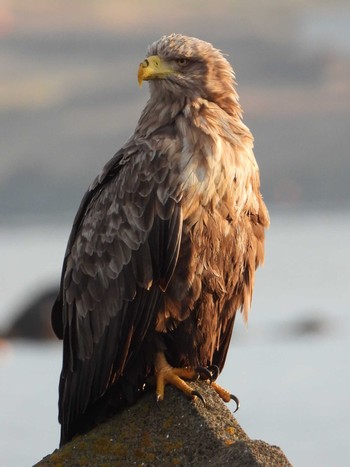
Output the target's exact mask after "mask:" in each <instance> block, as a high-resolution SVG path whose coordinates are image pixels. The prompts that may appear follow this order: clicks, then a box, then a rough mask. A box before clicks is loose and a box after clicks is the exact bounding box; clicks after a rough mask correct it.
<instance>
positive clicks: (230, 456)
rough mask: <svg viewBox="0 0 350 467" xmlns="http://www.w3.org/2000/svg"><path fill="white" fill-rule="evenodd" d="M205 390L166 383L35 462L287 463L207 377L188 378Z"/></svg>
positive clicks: (154, 463)
mask: <svg viewBox="0 0 350 467" xmlns="http://www.w3.org/2000/svg"><path fill="white" fill-rule="evenodd" d="M191 385H192V386H193V388H194V389H196V390H198V391H200V392H201V394H202V395H203V396H204V398H205V401H206V405H205V406H204V405H203V403H202V402H201V401H200V400H199V399H197V398H196V400H194V401H189V400H188V399H186V397H184V395H183V394H182V393H180V392H179V391H178V390H177V389H174V388H172V387H166V393H165V400H164V401H163V402H161V403H159V407H158V406H157V404H156V402H155V395H154V393H153V392H149V393H147V394H145V395H144V396H143V397H142V398H141V399H140V400H139V401H138V402H137V403H136V404H135V405H133V406H131V407H128V408H126V409H125V410H123V411H122V412H121V413H119V414H118V415H116V416H115V417H113V418H111V419H110V420H108V421H107V422H105V423H103V424H102V425H99V426H98V427H96V428H94V429H93V430H91V431H90V432H89V433H87V434H85V435H82V436H78V437H76V438H75V439H74V440H73V441H71V442H70V443H67V444H66V445H64V446H63V447H62V448H60V449H57V450H55V451H54V452H53V453H52V454H51V455H49V456H46V457H45V458H44V459H43V460H42V461H40V462H39V463H37V464H36V466H38V467H45V466H70V467H73V466H91V467H92V466H94V467H97V466H101V467H102V466H106V467H107V466H113V467H117V466H123V467H127V466H134V465H135V466H170V465H180V466H209V465H211V466H225V465H227V466H232V467H235V466H240V467H244V466H269V467H271V466H290V465H291V464H290V463H289V461H288V459H287V458H286V456H285V455H284V453H283V452H282V450H281V449H280V448H279V447H276V446H271V445H269V444H267V443H265V442H263V441H257V440H251V439H250V438H249V437H248V435H247V434H246V433H245V432H244V431H243V429H242V428H241V427H240V425H239V424H238V423H237V421H236V419H235V418H234V417H233V415H232V414H231V412H230V411H229V410H228V408H227V407H226V406H225V404H224V403H223V402H222V401H221V399H220V398H219V397H218V395H217V394H216V393H215V391H214V390H213V389H212V388H211V387H210V386H209V384H208V383H206V382H196V383H191Z"/></svg>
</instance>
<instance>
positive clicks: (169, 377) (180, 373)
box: [154, 352, 205, 405]
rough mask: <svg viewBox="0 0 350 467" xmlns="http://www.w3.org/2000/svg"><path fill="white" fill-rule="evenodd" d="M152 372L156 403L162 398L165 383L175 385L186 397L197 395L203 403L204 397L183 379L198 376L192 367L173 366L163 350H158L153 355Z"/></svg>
mask: <svg viewBox="0 0 350 467" xmlns="http://www.w3.org/2000/svg"><path fill="white" fill-rule="evenodd" d="M154 372H155V377H156V396H157V403H158V402H160V401H162V400H163V399H164V388H165V385H166V384H171V385H173V386H175V387H177V388H178V389H179V390H180V391H182V392H183V393H184V394H186V396H187V397H189V398H190V399H193V398H195V397H198V398H199V399H200V400H201V401H202V402H203V404H204V405H205V400H204V397H203V396H202V395H201V394H200V393H199V392H198V391H195V390H193V389H192V388H191V387H190V386H189V385H188V384H187V383H186V382H185V381H184V379H188V380H194V379H197V378H198V372H197V371H196V370H194V369H192V368H189V367H185V368H174V367H172V366H171V365H169V363H168V362H167V360H166V358H165V355H164V353H163V352H158V353H157V354H156V357H155V364H154Z"/></svg>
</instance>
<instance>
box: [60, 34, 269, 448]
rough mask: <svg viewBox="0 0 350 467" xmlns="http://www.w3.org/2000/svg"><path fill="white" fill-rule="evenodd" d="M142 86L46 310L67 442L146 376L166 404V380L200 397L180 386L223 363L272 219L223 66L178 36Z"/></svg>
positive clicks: (145, 73) (77, 224) (159, 50)
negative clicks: (140, 105)
mask: <svg viewBox="0 0 350 467" xmlns="http://www.w3.org/2000/svg"><path fill="white" fill-rule="evenodd" d="M138 80H139V83H142V81H144V80H147V81H149V87H150V98H149V100H148V102H147V104H146V107H145V109H144V110H143V112H142V114H141V117H140V120H139V122H138V124H137V126H136V129H135V132H134V134H133V135H132V136H131V137H130V138H129V140H128V141H127V142H126V143H125V144H124V146H123V147H122V148H121V149H120V150H119V151H118V152H117V153H116V155H115V156H114V157H113V158H112V159H111V160H110V161H109V162H108V163H107V164H106V165H105V167H104V168H103V170H102V172H101V173H100V174H99V175H98V177H97V178H96V179H95V181H94V182H93V183H92V184H91V186H90V188H89V190H88V191H87V193H86V194H85V196H84V198H83V200H82V203H81V205H80V208H79V210H78V213H77V215H76V218H75V221H74V224H73V228H72V232H71V235H70V238H69V241H68V246H67V250H66V254H65V258H64V264H63V271H62V279H61V288H60V293H59V296H58V297H57V300H56V302H55V305H54V308H53V312H52V323H53V328H54V330H55V332H56V334H57V336H58V337H59V338H61V339H63V368H62V373H61V379H60V387H59V393H60V394H59V420H60V423H61V425H62V432H61V444H64V443H66V442H67V441H69V440H70V439H71V438H72V437H73V436H74V435H76V434H78V433H82V432H85V431H87V430H88V429H89V428H91V427H92V426H93V425H94V424H97V423H99V422H100V421H101V420H103V419H105V418H106V417H108V416H110V415H112V414H114V413H116V412H117V410H118V409H119V408H120V407H121V406H122V405H123V404H125V403H132V402H133V401H135V399H136V398H137V397H138V396H139V395H140V394H141V393H142V392H143V391H144V389H145V387H147V385H148V382H149V381H150V380H152V378H153V380H154V379H155V380H156V393H157V399H158V400H161V399H162V398H163V396H164V385H165V384H174V385H175V386H177V387H179V388H181V389H182V390H183V391H184V392H185V393H186V394H187V395H188V396H190V397H191V396H193V397H195V396H198V397H200V394H199V393H198V392H196V391H193V390H192V389H191V387H190V386H189V384H188V383H185V381H184V379H191V378H192V377H194V376H195V375H196V373H197V372H199V373H200V374H201V375H202V377H203V374H204V375H205V374H206V372H205V370H204V369H205V368H209V371H208V373H209V375H210V374H211V373H216V372H215V371H214V372H213V368H215V367H217V368H218V370H220V371H221V369H222V368H223V366H224V362H225V358H226V354H227V350H228V348H229V343H230V339H231V333H232V329H233V325H234V320H235V316H236V313H237V311H240V310H241V311H242V312H243V315H244V318H245V319H247V316H248V311H249V309H250V305H251V299H252V292H253V285H254V275H255V270H256V268H257V266H258V265H259V264H261V263H262V261H263V257H264V231H265V228H266V227H267V226H268V224H269V217H268V212H267V209H266V206H265V204H264V202H263V199H262V196H261V193H260V181H259V169H258V166H257V163H256V161H255V158H254V154H253V138H252V135H251V133H250V131H249V129H248V128H247V127H246V126H245V125H244V124H243V123H242V119H241V108H240V105H239V103H238V96H237V93H236V91H235V87H234V86H235V81H234V73H233V70H232V68H231V66H230V64H229V63H228V61H227V60H226V59H225V58H224V57H223V55H222V54H221V52H220V51H219V50H217V49H215V48H214V47H213V46H212V45H211V44H209V43H207V42H204V41H201V40H199V39H195V38H191V37H186V36H183V35H181V34H171V35H170V36H164V37H162V38H161V39H159V40H158V41H156V42H154V43H153V44H152V45H151V46H150V47H149V48H148V52H147V56H146V59H145V60H144V61H143V62H142V63H141V64H140V67H139V71H138ZM213 384H215V383H213ZM215 387H216V388H217V389H218V392H220V391H219V389H220V388H219V387H217V386H215ZM221 395H223V393H221ZM223 397H224V396H223ZM224 398H225V397H224Z"/></svg>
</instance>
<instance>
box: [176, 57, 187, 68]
mask: <svg viewBox="0 0 350 467" xmlns="http://www.w3.org/2000/svg"><path fill="white" fill-rule="evenodd" d="M176 61H177V64H178V65H180V66H186V65H187V63H188V60H187V58H178V59H177V60H176Z"/></svg>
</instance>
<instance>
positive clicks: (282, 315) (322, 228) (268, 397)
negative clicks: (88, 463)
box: [0, 212, 350, 467]
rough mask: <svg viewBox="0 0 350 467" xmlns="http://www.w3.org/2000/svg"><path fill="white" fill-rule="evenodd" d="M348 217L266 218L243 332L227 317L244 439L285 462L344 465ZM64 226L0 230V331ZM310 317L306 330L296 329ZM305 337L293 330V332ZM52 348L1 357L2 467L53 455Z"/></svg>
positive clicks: (230, 371)
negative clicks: (279, 452) (273, 447)
mask: <svg viewBox="0 0 350 467" xmlns="http://www.w3.org/2000/svg"><path fill="white" fill-rule="evenodd" d="M346 214H348V213H343V212H342V213H332V214H331V213H319V214H316V213H314V214H310V213H300V214H291V213H282V212H279V213H272V226H271V229H270V231H269V233H268V236H267V248H266V249H267V252H266V265H265V267H264V268H263V269H262V270H261V271H259V273H258V277H257V280H256V288H255V296H254V302H253V310H252V313H251V316H250V321H249V326H248V330H246V329H245V327H244V325H243V323H242V320H237V325H236V329H235V331H234V336H233V340H232V346H231V349H230V354H229V358H228V361H227V364H226V366H225V369H224V372H223V374H222V376H221V383H222V384H224V385H225V386H227V387H229V388H230V389H232V391H233V392H234V393H235V394H237V395H239V397H240V399H241V403H242V406H241V409H240V411H239V412H238V414H237V419H238V421H239V422H240V423H241V424H242V426H243V428H244V429H245V430H246V431H247V433H248V434H249V435H250V436H251V437H252V438H260V439H264V440H265V441H267V442H269V443H271V444H277V445H280V446H281V447H282V449H283V450H284V451H285V453H286V455H287V456H288V457H289V459H290V460H291V462H292V463H293V464H294V465H298V466H308V465H318V466H330V465H332V466H345V465H348V459H349V456H350V446H349V443H348V439H347V438H348V433H349V429H350V422H349V412H350V400H349V394H350V371H349V370H350V357H349V355H350V354H349V341H348V335H349V331H350V318H349V316H350V315H349V300H348V298H349V295H348V288H347V285H348V282H349V278H350V274H349V272H350V271H349V264H350V251H349V246H348V238H349V232H350V221H349V216H348V215H346ZM68 233H69V227H68V226H59V227H57V226H52V225H50V226H43V225H36V226H32V227H24V226H23V227H20V226H17V227H12V228H7V229H2V231H1V232H0V257H1V264H0V283H1V296H2V300H1V307H0V325H3V324H4V323H6V322H8V321H9V319H10V316H9V311H10V310H11V309H13V307H15V306H17V305H18V304H19V303H21V302H22V301H23V300H25V299H26V298H28V297H29V296H30V294H31V293H32V292H33V291H39V290H40V289H41V287H44V286H46V285H51V284H52V283H53V282H54V281H56V280H58V276H59V273H60V268H61V263H62V258H63V254H64V249H65V243H66V241H67V237H68ZM306 320H308V321H310V320H311V324H313V326H309V327H308V326H304V327H303V323H304V324H305V321H306ZM301 331H303V332H301ZM60 366H61V348H60V345H59V344H58V343H57V344H55V343H50V344H28V343H24V342H14V343H11V344H9V345H8V346H7V347H5V348H3V349H2V350H0V373H1V377H0V380H1V384H0V413H1V420H0V465H1V466H4V467H7V466H8V467H16V466H18V467H20V466H28V465H32V464H33V463H34V462H36V461H38V460H39V459H40V458H41V457H43V456H44V455H46V454H48V453H50V452H51V451H52V450H53V449H54V448H55V447H57V443H58V438H59V427H58V424H57V421H56V419H57V385H58V377H59V371H60Z"/></svg>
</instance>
